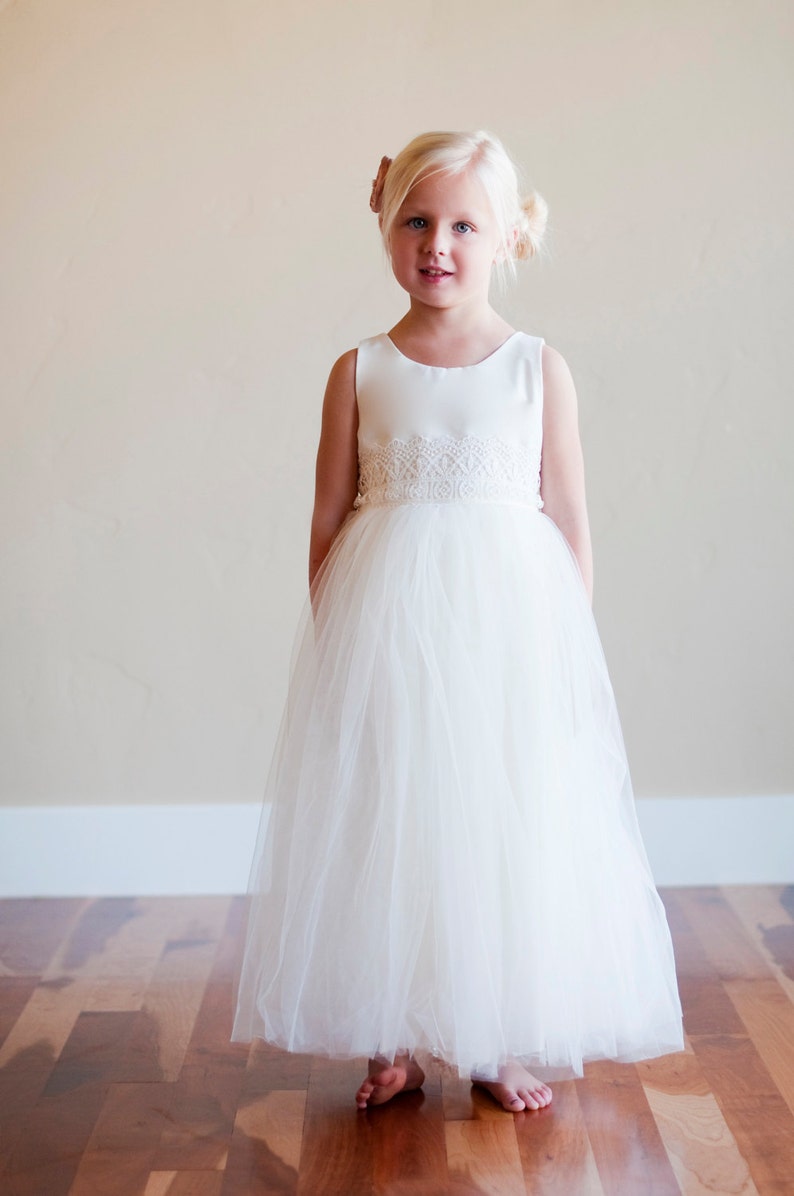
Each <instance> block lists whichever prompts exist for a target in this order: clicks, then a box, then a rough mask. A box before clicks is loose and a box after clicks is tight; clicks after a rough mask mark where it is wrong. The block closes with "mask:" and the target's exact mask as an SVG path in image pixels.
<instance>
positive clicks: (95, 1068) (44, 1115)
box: [4, 1013, 137, 1196]
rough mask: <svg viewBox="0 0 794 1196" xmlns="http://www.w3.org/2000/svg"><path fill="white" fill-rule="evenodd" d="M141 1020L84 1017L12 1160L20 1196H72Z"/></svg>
mask: <svg viewBox="0 0 794 1196" xmlns="http://www.w3.org/2000/svg"><path fill="white" fill-rule="evenodd" d="M136 1016H137V1015H136V1014H134V1013H83V1014H81V1015H80V1016H79V1017H78V1019H77V1021H76V1023H75V1027H74V1030H73V1031H72V1033H71V1035H70V1036H69V1039H68V1041H67V1042H66V1044H65V1045H64V1048H63V1051H62V1052H61V1056H60V1058H59V1059H58V1061H57V1063H56V1064H55V1067H54V1068H53V1070H52V1074H51V1075H50V1078H49V1080H48V1082H47V1085H46V1087H45V1089H44V1092H43V1094H42V1096H41V1098H40V1099H39V1101H38V1102H37V1104H36V1106H35V1108H34V1109H33V1111H32V1112H31V1113H30V1114H29V1116H28V1117H27V1119H26V1122H25V1127H24V1129H23V1132H22V1133H21V1135H20V1136H19V1140H18V1142H17V1144H16V1147H15V1149H14V1151H13V1153H12V1155H11V1157H10V1159H9V1160H8V1163H7V1166H6V1173H5V1175H6V1176H7V1177H8V1180H7V1182H8V1183H9V1184H12V1185H13V1190H14V1193H15V1196H27V1194H28V1193H31V1196H32V1194H34V1193H35V1196H41V1193H43V1192H46V1193H47V1196H61V1194H62V1193H63V1196H66V1194H67V1193H68V1191H69V1188H70V1186H71V1184H72V1181H73V1180H74V1176H75V1173H76V1171H77V1166H78V1164H79V1162H80V1158H81V1156H82V1154H83V1151H84V1150H85V1148H86V1145H87V1143H88V1140H89V1138H90V1137H91V1133H92V1131H93V1128H94V1124H95V1122H96V1120H97V1117H98V1116H99V1113H100V1110H101V1108H102V1105H103V1104H104V1101H105V1096H106V1094H107V1091H108V1088H109V1086H110V1084H111V1083H112V1082H113V1080H114V1079H116V1078H117V1077H116V1075H115V1072H116V1071H117V1070H118V1069H119V1067H120V1064H121V1063H122V1062H123V1059H124V1055H125V1051H126V1043H127V1038H128V1036H129V1033H130V1030H131V1022H132V1019H134V1018H135V1017H136ZM4 1181H5V1176H4Z"/></svg>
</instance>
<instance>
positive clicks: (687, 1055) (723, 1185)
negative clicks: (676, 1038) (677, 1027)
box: [635, 1043, 757, 1196]
mask: <svg viewBox="0 0 794 1196" xmlns="http://www.w3.org/2000/svg"><path fill="white" fill-rule="evenodd" d="M687 1047H688V1049H687V1051H686V1052H678V1053H677V1054H675V1055H665V1056H663V1057H662V1058H661V1059H645V1060H643V1061H642V1062H641V1063H637V1064H635V1067H636V1068H637V1072H638V1074H639V1076H640V1078H641V1080H642V1084H643V1088H644V1089H645V1095H646V1097H647V1099H648V1104H649V1105H650V1108H651V1111H652V1112H653V1115H654V1118H655V1119H656V1124H657V1126H658V1127H659V1132H660V1134H661V1136H662V1141H663V1142H664V1145H665V1149H666V1151H667V1155H668V1158H669V1159H670V1163H671V1165H672V1167H673V1171H674V1173H675V1176H676V1179H677V1180H678V1184H679V1187H680V1188H681V1191H682V1192H683V1193H684V1194H685V1196H705V1194H706V1193H708V1194H709V1196H712V1194H713V1193H715V1192H718V1193H722V1194H723V1196H729V1194H733V1193H738V1194H740V1196H755V1194H756V1191H757V1189H756V1187H755V1184H754V1183H753V1181H752V1178H751V1176H750V1171H749V1168H748V1166H747V1163H746V1162H745V1160H744V1159H743V1158H742V1155H741V1153H740V1151H739V1147H738V1144H737V1142H736V1139H735V1138H734V1136H733V1134H732V1133H731V1130H730V1128H729V1127H728V1124H727V1122H726V1121H725V1118H724V1116H723V1114H722V1110H721V1109H720V1107H719V1104H718V1103H717V1100H716V1098H715V1096H714V1094H713V1093H712V1092H711V1091H710V1089H709V1085H708V1082H707V1080H706V1077H705V1076H704V1074H703V1069H702V1068H701V1065H700V1061H699V1059H698V1056H697V1055H696V1054H695V1051H694V1050H693V1048H692V1046H691V1043H688V1044H687Z"/></svg>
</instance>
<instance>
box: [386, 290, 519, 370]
mask: <svg viewBox="0 0 794 1196" xmlns="http://www.w3.org/2000/svg"><path fill="white" fill-rule="evenodd" d="M513 332H514V329H513V328H512V327H511V326H510V325H509V324H508V323H507V321H506V320H504V319H502V317H501V316H500V315H499V314H498V312H495V311H494V310H493V308H492V307H490V306H486V307H485V308H484V309H483V308H480V309H479V310H477V311H459V310H449V309H446V308H427V307H425V306H423V305H419V304H413V303H412V304H411V309H410V311H408V312H407V313H406V314H405V315H404V316H403V318H402V319H401V320H400V321H399V322H398V323H397V324H395V325H394V327H393V328H392V329H391V330H390V332H389V337H390V338H391V340H392V341H393V342H394V344H395V345H396V346H397V348H398V349H399V350H400V351H401V352H403V353H405V355H406V356H407V357H412V358H414V360H416V361H422V362H424V363H425V364H426V365H437V366H463V365H475V364H476V363H477V362H478V361H482V360H483V359H484V358H485V357H489V356H490V354H491V353H493V352H494V350H496V349H498V348H499V346H500V345H501V344H502V343H503V342H504V341H506V340H507V338H508V337H509V336H511V335H512V333H513Z"/></svg>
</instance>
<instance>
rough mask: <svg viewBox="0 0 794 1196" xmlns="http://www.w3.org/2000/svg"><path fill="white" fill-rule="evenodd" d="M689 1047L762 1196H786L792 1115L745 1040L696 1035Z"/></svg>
mask: <svg viewBox="0 0 794 1196" xmlns="http://www.w3.org/2000/svg"><path fill="white" fill-rule="evenodd" d="M692 1045H693V1047H694V1049H695V1051H696V1053H697V1056H698V1060H699V1062H700V1064H701V1066H702V1068H703V1073H704V1076H705V1078H706V1081H707V1083H708V1085H709V1087H710V1089H711V1091H712V1092H713V1093H714V1096H715V1098H716V1100H717V1102H718V1104H719V1106H720V1109H721V1111H722V1114H723V1117H724V1118H725V1121H726V1123H727V1125H728V1127H729V1129H730V1131H731V1133H732V1134H733V1136H734V1138H735V1139H736V1142H737V1145H738V1147H739V1150H740V1152H741V1154H742V1155H743V1157H744V1159H745V1160H746V1162H747V1165H748V1167H749V1169H750V1174H751V1176H752V1178H753V1181H754V1182H755V1184H756V1186H757V1188H758V1190H759V1192H760V1193H762V1196H767V1194H769V1196H771V1194H773V1193H774V1194H776V1193H781V1194H783V1193H785V1194H786V1196H790V1192H791V1178H792V1176H794V1116H792V1113H791V1110H790V1109H789V1107H788V1105H787V1104H786V1102H785V1101H784V1099H783V1097H782V1096H781V1094H780V1092H779V1091H778V1089H777V1085H776V1084H775V1081H774V1080H773V1079H772V1077H771V1075H770V1074H769V1071H768V1070H767V1068H766V1067H765V1065H764V1063H763V1060H762V1059H761V1057H760V1055H759V1054H758V1052H757V1050H756V1049H755V1046H754V1044H753V1043H752V1041H751V1040H750V1038H749V1037H747V1036H743V1035H714V1036H707V1035H703V1036H696V1037H694V1038H693V1039H692Z"/></svg>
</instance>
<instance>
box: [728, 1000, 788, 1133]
mask: <svg viewBox="0 0 794 1196" xmlns="http://www.w3.org/2000/svg"><path fill="white" fill-rule="evenodd" d="M725 987H726V988H727V990H728V995H729V996H730V998H731V1000H732V1001H733V1003H734V1005H735V1006H736V1009H737V1010H738V1012H739V1015H740V1017H741V1019H742V1021H743V1022H744V1024H745V1026H746V1027H747V1032H748V1034H749V1035H750V1038H751V1040H752V1042H753V1046H754V1047H755V1049H756V1051H757V1052H758V1054H759V1055H760V1057H761V1059H762V1060H763V1062H764V1064H765V1066H766V1068H767V1070H768V1071H769V1074H770V1076H771V1077H772V1079H773V1080H774V1082H775V1084H776V1085H777V1088H778V1091H779V1092H780V1094H781V1096H782V1097H783V1099H784V1100H785V1102H786V1104H787V1105H788V1107H789V1109H790V1111H791V1112H792V1113H794V1004H792V1002H791V1001H790V1000H789V999H788V997H787V995H786V993H785V992H784V991H783V989H782V988H781V986H780V984H779V983H778V981H777V980H776V979H772V980H728V981H726V983H725Z"/></svg>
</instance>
